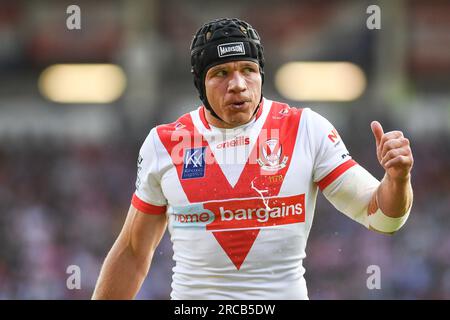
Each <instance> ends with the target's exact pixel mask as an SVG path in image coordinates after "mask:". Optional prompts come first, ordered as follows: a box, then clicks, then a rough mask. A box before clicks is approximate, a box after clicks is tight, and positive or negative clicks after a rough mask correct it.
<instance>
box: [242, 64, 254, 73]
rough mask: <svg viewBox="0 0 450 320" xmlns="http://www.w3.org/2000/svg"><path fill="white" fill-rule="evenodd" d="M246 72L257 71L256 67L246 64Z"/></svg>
mask: <svg viewBox="0 0 450 320" xmlns="http://www.w3.org/2000/svg"><path fill="white" fill-rule="evenodd" d="M244 72H245V73H252V72H256V68H254V67H251V66H246V67H244Z"/></svg>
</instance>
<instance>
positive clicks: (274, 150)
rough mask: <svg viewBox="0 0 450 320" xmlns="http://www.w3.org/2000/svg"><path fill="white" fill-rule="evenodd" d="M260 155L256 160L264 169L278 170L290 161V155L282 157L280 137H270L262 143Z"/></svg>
mask: <svg viewBox="0 0 450 320" xmlns="http://www.w3.org/2000/svg"><path fill="white" fill-rule="evenodd" d="M260 155H261V156H260V157H259V158H258V159H257V160H256V161H257V162H258V164H259V165H260V166H261V168H262V169H264V170H267V171H277V170H280V169H283V168H284V167H285V166H286V163H287V161H288V156H284V157H283V159H281V157H282V155H283V152H282V146H281V144H280V142H279V141H278V139H269V140H267V141H266V142H264V143H263V144H261V145H260Z"/></svg>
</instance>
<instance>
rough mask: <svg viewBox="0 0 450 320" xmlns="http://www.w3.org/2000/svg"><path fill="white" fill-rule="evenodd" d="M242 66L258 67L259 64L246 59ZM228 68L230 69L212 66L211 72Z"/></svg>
mask: <svg viewBox="0 0 450 320" xmlns="http://www.w3.org/2000/svg"><path fill="white" fill-rule="evenodd" d="M241 67H252V68H257V67H258V65H257V64H254V63H251V62H249V61H244V62H243V63H242V65H241ZM226 69H228V67H226V66H221V65H218V66H214V67H212V68H211V69H210V72H216V71H219V70H226Z"/></svg>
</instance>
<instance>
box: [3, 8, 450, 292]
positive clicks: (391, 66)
mask: <svg viewBox="0 0 450 320" xmlns="http://www.w3.org/2000/svg"><path fill="white" fill-rule="evenodd" d="M69 4H70V3H65V2H64V1H42V2H41V1H40V2H39V3H38V2H35V3H27V2H25V1H0V6H1V9H0V42H1V43H2V46H0V69H1V71H2V72H1V75H0V84H1V85H0V243H1V244H0V299H88V298H90V296H91V294H92V291H93V288H94V285H95V281H96V279H97V277H98V273H99V271H100V266H101V263H102V262H103V259H104V257H105V256H106V253H107V251H108V250H109V249H110V247H111V245H112V244H113V242H114V240H115V238H116V236H117V235H118V233H119V231H120V229H121V227H122V224H123V222H124V219H125V215H126V212H127V210H128V206H129V204H130V199H131V195H132V193H133V191H134V182H135V177H136V165H135V162H136V159H137V155H138V151H139V148H140V145H141V143H142V142H143V140H144V138H145V136H146V134H147V133H148V132H149V130H150V129H151V128H152V127H153V126H154V125H156V124H160V123H167V122H171V121H173V120H175V119H176V118H177V116H179V115H181V114H183V113H184V112H186V111H189V110H191V109H193V108H194V107H195V105H196V104H197V103H199V101H197V98H196V92H195V90H194V86H193V84H192V80H191V78H190V74H189V51H188V46H189V43H190V40H191V36H192V34H193V32H194V31H195V30H196V28H198V27H199V26H200V25H201V24H202V22H204V21H206V20H209V19H211V18H213V17H216V16H217V12H220V13H221V14H220V15H221V16H230V15H233V16H239V17H241V18H244V19H246V20H248V21H249V22H250V23H251V24H252V25H253V26H254V27H256V29H257V30H258V31H259V32H260V34H261V36H262V38H263V44H264V45H265V49H266V59H267V69H266V84H265V87H264V92H265V94H266V96H267V97H269V98H271V99H274V100H280V101H285V102H288V103H290V104H291V105H299V106H304V107H312V108H313V109H314V110H317V111H318V112H320V113H321V114H323V115H324V116H326V117H327V118H328V119H329V120H330V121H332V122H333V123H334V124H335V126H336V128H337V129H338V130H339V132H340V134H341V136H342V137H343V139H344V141H345V143H346V145H347V147H348V149H349V150H350V152H351V154H352V156H353V158H354V159H356V160H357V161H358V162H359V163H360V164H362V165H363V166H364V167H365V168H367V169H368V170H369V171H370V172H372V173H373V174H374V175H375V176H376V177H377V178H379V179H381V178H382V174H383V172H382V170H381V168H380V166H379V165H378V164H377V160H376V155H375V141H374V138H373V136H372V133H371V131H370V126H369V124H370V121H371V120H375V119H376V120H379V121H380V122H381V123H382V124H383V125H384V126H385V130H394V129H399V130H402V131H404V133H405V136H407V137H409V138H410V140H411V144H412V149H413V153H414V158H415V165H414V169H413V187H414V191H415V199H414V205H413V210H412V213H411V216H410V219H409V221H408V222H407V224H406V225H405V226H404V228H403V229H402V230H401V231H399V232H398V233H397V234H396V235H394V236H383V235H379V234H376V233H373V232H369V231H367V230H365V229H364V228H363V227H362V226H360V225H358V224H356V223H354V222H352V221H350V220H349V219H348V218H347V217H345V216H344V215H342V214H340V213H339V212H337V211H336V210H335V209H334V208H333V207H332V206H331V205H330V204H329V203H328V202H326V200H325V199H324V198H323V196H322V195H319V198H318V206H317V209H316V214H315V221H314V223H313V227H312V231H311V235H310V238H309V244H308V246H307V255H308V256H307V258H306V260H305V262H304V264H305V266H306V276H305V277H306V280H307V283H308V287H309V296H310V298H311V299H450V233H449V232H448V230H449V229H450V219H448V214H449V213H450V209H449V208H450V93H449V88H450V76H449V74H450V51H449V50H448V48H449V47H450V46H449V45H450V35H449V33H448V30H450V4H449V3H448V2H445V1H429V2H426V3H424V2H419V1H410V2H407V1H398V2H397V1H396V2H395V4H393V3H392V2H389V1H385V2H383V1H380V7H381V8H382V15H383V17H385V18H384V19H383V27H382V30H377V31H368V30H367V28H366V25H365V19H366V17H367V15H366V13H365V8H366V7H367V5H368V4H369V3H368V2H364V1H354V2H349V1H336V2H335V3H334V4H333V5H331V4H329V3H328V2H327V1H314V2H311V1H304V2H302V1H280V2H277V5H276V7H274V5H273V4H271V2H265V1H263V2H262V3H261V5H260V6H259V7H258V8H255V7H254V6H252V5H250V4H243V3H242V2H239V1H230V2H229V3H228V5H227V6H225V5H224V4H221V3H217V4H216V3H215V2H214V1H213V2H211V3H210V4H208V5H204V7H201V6H202V2H201V1H193V2H191V3H189V4H186V3H184V2H181V1H174V0H170V1H159V0H158V1H157V0H154V1H108V2H106V1H99V2H98V3H97V2H96V3H95V4H92V3H89V2H88V1H79V2H78V4H79V6H80V7H81V10H82V14H83V16H82V17H83V20H82V21H83V27H82V30H81V31H78V34H72V33H70V32H69V31H67V29H65V19H66V17H67V15H66V14H65V7H67V5H69ZM199 8H201V9H202V10H199ZM162 17H163V18H162ZM58 25H59V27H57V28H55V26H58ZM389 28H392V29H389ZM89 30H92V32H89ZM371 32H372V33H371ZM376 32H378V33H376ZM58 37H59V38H58ZM62 38H64V39H62ZM95 39H98V41H99V42H101V43H97V44H96V48H94V46H95ZM3 44H4V45H3ZM424 46H425V47H426V50H425V51H424V49H423V47H424ZM75 49H76V50H75ZM314 59H316V60H322V61H323V60H346V61H347V60H348V61H352V62H354V63H356V64H358V65H360V66H361V68H362V69H363V70H364V71H365V72H366V76H367V79H368V86H367V89H366V92H365V93H364V94H363V96H362V97H360V98H359V99H357V100H355V101H351V102H344V103H343V102H339V103H337V102H336V103H334V102H328V103H323V102H320V101H319V102H298V101H289V100H287V99H286V98H283V97H282V96H280V95H279V93H278V92H277V90H276V89H275V87H274V85H273V76H274V73H275V72H276V69H277V67H278V66H279V65H280V64H281V63H283V62H286V61H288V60H314ZM90 61H95V62H98V61H102V62H113V63H117V64H120V65H122V66H123V68H124V70H125V73H126V74H127V76H128V87H127V90H126V92H125V94H124V96H123V97H121V98H120V99H119V100H117V101H115V102H113V103H111V104H109V105H107V106H105V105H95V104H91V105H73V104H72V105H60V104H58V103H54V102H50V101H47V100H45V99H44V98H43V97H42V96H41V95H40V94H39V92H38V89H37V85H36V82H37V78H38V76H39V73H40V72H41V71H42V69H43V68H45V67H46V66H48V65H49V64H52V63H57V62H90ZM174 92H176V93H177V94H176V95H174ZM75 109H76V111H74V110H75ZM55 122H58V123H60V125H56V124H55ZM171 258H172V249H171V244H170V239H169V234H168V233H166V235H165V236H164V238H163V240H162V242H161V244H160V246H159V247H158V249H157V252H156V254H155V257H154V259H153V264H152V266H151V269H150V272H149V276H148V278H147V280H146V281H145V283H144V285H143V287H142V289H141V291H140V293H139V295H138V298H139V299H168V298H169V293H170V282H171V273H172V271H171V269H172V267H173V262H172V260H171ZM70 265H77V266H79V267H80V269H81V289H80V290H76V289H75V290H69V289H68V288H67V286H66V280H67V278H68V276H69V275H68V274H67V273H66V270H67V267H68V266H70ZM371 265H376V266H379V267H380V271H381V289H379V290H376V289H375V290H369V289H368V288H367V285H366V281H367V278H368V277H369V276H370V274H368V273H367V269H368V267H369V266H371Z"/></svg>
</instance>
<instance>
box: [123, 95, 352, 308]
mask: <svg viewBox="0 0 450 320" xmlns="http://www.w3.org/2000/svg"><path fill="white" fill-rule="evenodd" d="M355 165H357V163H356V162H355V161H354V160H352V159H351V157H350V155H349V153H348V151H347V149H346V147H345V145H344V142H343V141H342V140H341V138H340V136H339V134H338V133H337V131H336V130H335V129H334V127H333V126H332V125H331V124H330V122H328V121H327V120H326V119H325V118H323V117H322V116H320V115H319V114H317V113H316V112H314V111H312V110H311V109H309V108H304V109H297V108H291V107H289V106H288V105H286V104H283V103H278V102H273V101H270V100H267V99H263V101H262V103H261V105H260V108H259V109H258V112H257V114H256V117H255V119H254V120H253V121H251V122H250V123H248V124H245V125H243V126H240V127H237V128H233V129H221V128H216V127H213V126H211V125H209V124H208V122H207V121H206V119H205V109H204V107H203V106H201V107H199V108H198V109H197V110H194V111H192V112H190V113H188V114H185V115H183V116H181V117H180V118H179V119H178V120H177V121H175V122H174V123H171V124H167V125H159V126H157V127H156V128H153V129H152V130H151V131H150V134H149V135H148V137H147V138H146V140H145V142H144V143H143V146H142V148H141V150H140V156H139V160H138V178H137V181H136V192H135V193H134V195H133V199H132V204H133V205H134V206H135V207H136V208H137V209H138V210H140V211H142V212H144V213H147V214H166V215H167V218H168V228H169V232H170V235H171V240H172V243H173V251H174V256H173V259H174V260H175V263H176V265H175V267H174V268H173V273H174V274H173V281H172V293H171V298H172V299H307V298H308V295H307V288H306V284H305V280H304V277H303V275H304V273H305V269H304V268H303V264H302V261H303V259H304V258H305V256H306V254H305V247H306V242H307V239H308V235H309V232H310V229H311V224H312V221H313V216H314V208H315V203H316V196H317V192H318V189H322V190H323V189H325V188H326V187H327V186H328V185H330V184H331V183H333V182H334V181H336V180H337V179H339V177H340V176H341V175H342V174H343V173H344V172H345V171H347V170H348V169H349V168H351V167H354V166H355Z"/></svg>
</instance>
